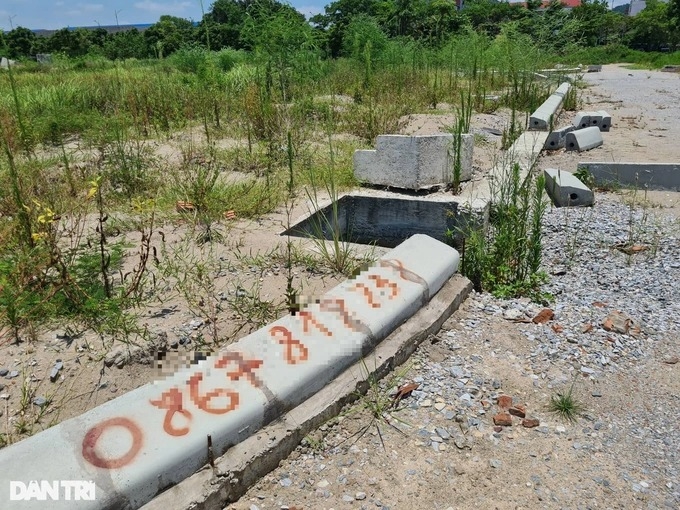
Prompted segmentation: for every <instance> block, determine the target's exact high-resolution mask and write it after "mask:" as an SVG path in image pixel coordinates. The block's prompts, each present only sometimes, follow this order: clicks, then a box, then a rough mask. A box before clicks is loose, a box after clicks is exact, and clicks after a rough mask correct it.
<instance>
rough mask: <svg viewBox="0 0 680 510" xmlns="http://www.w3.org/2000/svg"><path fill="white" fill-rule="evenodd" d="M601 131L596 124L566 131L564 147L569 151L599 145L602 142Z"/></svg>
mask: <svg viewBox="0 0 680 510" xmlns="http://www.w3.org/2000/svg"><path fill="white" fill-rule="evenodd" d="M603 142H604V141H603V139H602V133H601V132H600V128H599V127H597V126H592V127H587V128H584V129H578V130H576V131H572V132H571V133H567V138H566V140H565V142H564V149H565V150H566V151H567V152H569V151H579V152H583V151H587V150H590V149H594V148H595V147H599V146H600V145H602V143H603Z"/></svg>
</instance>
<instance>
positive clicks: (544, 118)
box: [527, 82, 571, 131]
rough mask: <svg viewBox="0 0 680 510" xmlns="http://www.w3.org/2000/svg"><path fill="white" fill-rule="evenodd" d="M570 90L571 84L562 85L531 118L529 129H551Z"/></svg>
mask: <svg viewBox="0 0 680 510" xmlns="http://www.w3.org/2000/svg"><path fill="white" fill-rule="evenodd" d="M570 88H571V85H570V84H569V83H566V82H565V83H562V84H561V85H560V86H559V87H558V88H557V90H556V91H555V92H554V93H553V94H552V95H551V96H550V97H548V99H546V100H545V101H544V102H543V104H542V105H541V106H539V107H538V108H537V109H536V111H535V112H534V113H533V114H532V115H531V117H529V126H528V127H527V129H530V130H535V131H545V130H547V129H550V124H551V119H552V118H553V117H554V116H555V115H556V114H557V112H558V111H559V109H560V107H561V106H562V101H563V100H564V96H565V95H566V94H567V92H569V89H570Z"/></svg>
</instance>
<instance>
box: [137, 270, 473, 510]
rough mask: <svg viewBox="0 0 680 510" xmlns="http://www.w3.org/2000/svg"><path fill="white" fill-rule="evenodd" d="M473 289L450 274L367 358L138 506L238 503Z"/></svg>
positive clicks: (217, 509) (209, 509)
mask: <svg viewBox="0 0 680 510" xmlns="http://www.w3.org/2000/svg"><path fill="white" fill-rule="evenodd" d="M471 291H472V284H471V283H470V281H469V280H467V279H466V278H464V277H462V276H460V275H454V276H453V277H452V278H451V279H449V280H448V281H447V282H446V283H445V284H444V286H443V287H442V288H441V290H440V291H439V292H438V293H437V294H436V295H435V296H434V297H433V298H432V300H431V301H430V302H429V303H428V304H427V305H425V306H424V307H422V308H421V309H420V310H418V312H417V313H416V314H415V315H414V316H413V317H411V318H410V319H409V320H408V321H406V322H405V323H404V324H403V325H402V326H400V327H399V328H397V329H396V330H395V331H394V332H393V333H392V334H390V335H389V336H388V337H387V338H386V339H385V340H383V341H382V342H381V343H380V345H378V347H376V349H375V351H374V352H373V353H372V354H371V355H370V356H369V357H368V359H367V360H365V361H364V360H362V361H359V362H357V363H355V364H353V365H352V366H350V367H349V368H348V369H346V370H345V371H344V372H343V373H342V374H340V375H339V376H338V377H336V378H335V379H334V380H333V381H332V382H331V383H329V384H328V385H326V386H325V387H324V388H323V389H322V390H321V391H319V392H318V393H317V394H316V395H314V396H313V397H311V398H309V399H308V400H306V401H305V402H303V403H302V404H300V405H298V406H297V407H295V408H294V409H292V410H291V411H289V412H288V413H286V414H284V415H283V416H281V418H280V419H279V420H276V421H275V422H273V423H271V424H270V425H267V426H266V427H264V428H263V429H262V430H260V431H259V432H258V433H257V434H256V435H252V436H250V437H249V438H248V439H246V440H245V441H243V442H241V443H239V444H237V445H235V446H233V447H232V448H230V449H229V450H228V451H227V452H226V453H225V454H224V455H223V456H222V457H219V458H216V459H215V463H214V469H211V468H210V467H208V466H206V468H205V469H202V470H200V471H198V472H197V473H195V474H194V475H192V476H191V477H189V478H187V479H186V480H184V481H182V482H181V483H179V484H178V485H176V486H173V487H171V488H170V489H168V490H167V491H166V492H164V493H162V494H160V495H159V496H158V497H156V498H154V499H153V500H152V501H151V502H149V503H147V504H146V505H144V507H142V510H168V509H173V510H174V509H189V508H191V509H192V510H222V509H223V508H225V505H227V504H228V503H233V502H236V501H237V500H238V499H239V498H240V497H241V496H243V494H245V493H246V491H247V490H248V489H249V488H250V487H251V486H253V485H255V484H256V483H257V482H258V481H259V480H260V479H261V478H262V477H264V476H265V475H266V474H267V473H269V472H271V471H272V470H273V469H275V468H276V467H277V466H278V465H279V462H280V461H281V460H283V459H285V458H287V457H288V456H289V455H290V453H292V452H293V450H294V449H295V448H296V446H297V445H298V444H299V443H300V442H301V441H302V439H303V438H304V437H305V436H306V435H308V434H309V433H310V432H311V431H312V430H314V429H316V428H318V427H319V426H321V425H323V424H324V423H327V422H328V420H330V419H331V418H333V417H334V416H337V415H338V414H340V412H341V411H342V409H343V408H344V407H345V406H346V405H347V404H350V403H351V402H353V401H355V400H356V399H357V398H358V395H360V394H363V393H365V392H366V391H367V389H368V388H369V387H370V386H369V384H368V381H371V380H373V381H375V380H379V379H381V378H382V377H384V376H385V375H387V374H388V373H389V372H390V371H393V370H394V369H395V368H396V367H397V366H399V365H402V364H403V363H405V362H406V361H407V360H408V359H409V357H410V356H411V354H413V352H414V351H415V349H416V348H417V347H418V345H419V344H420V343H421V342H422V341H423V340H425V339H427V338H428V337H429V336H430V335H432V334H436V333H437V331H439V329H440V328H441V326H442V324H443V323H444V321H445V320H446V319H447V318H448V317H450V316H451V314H452V313H453V312H454V311H455V310H457V309H458V308H459V306H460V305H461V303H462V302H463V301H464V300H465V299H466V298H467V296H468V295H469V293H470V292H471Z"/></svg>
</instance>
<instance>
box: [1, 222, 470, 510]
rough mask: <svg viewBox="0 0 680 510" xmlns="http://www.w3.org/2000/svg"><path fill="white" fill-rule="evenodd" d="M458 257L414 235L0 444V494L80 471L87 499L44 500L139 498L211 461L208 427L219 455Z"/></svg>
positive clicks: (423, 293) (427, 290)
mask: <svg viewBox="0 0 680 510" xmlns="http://www.w3.org/2000/svg"><path fill="white" fill-rule="evenodd" d="M458 263H459V256H458V253H457V252H456V251H455V250H454V249H453V248H451V247H450V246H447V245H446V244H444V243H441V242H439V241H436V240H434V239H432V238H429V237H428V236H424V235H415V236H413V237H411V238H410V239H408V240H407V241H405V242H404V243H402V244H401V245H399V246H398V247H397V248H395V249H394V250H391V251H390V252H388V253H387V254H386V255H384V256H383V257H381V258H380V259H379V260H378V261H377V262H376V264H374V265H373V266H372V267H370V268H368V270H367V271H365V272H362V273H361V274H360V275H358V276H357V277H355V278H354V279H352V280H348V281H346V282H344V283H342V284H340V285H339V286H337V287H336V288H334V289H333V290H331V291H329V292H328V293H327V294H325V295H324V296H322V297H320V298H319V300H318V301H317V302H316V303H315V304H312V305H309V306H308V307H305V308H303V309H302V310H301V311H300V312H298V313H297V314H296V315H293V316H291V315H289V316H286V317H284V318H282V319H280V320H278V321H276V322H274V323H272V324H270V325H268V326H266V327H264V328H262V329H260V330H258V331H256V332H255V333H253V334H251V335H249V336H247V337H245V338H244V339H242V340H240V341H239V342H237V343H235V344H231V345H229V346H228V347H226V348H225V349H223V350H222V351H220V352H218V353H217V354H216V355H214V356H210V357H209V358H207V359H206V360H203V361H201V362H199V363H198V364H197V365H192V366H191V367H188V368H185V369H182V370H179V371H178V372H176V373H175V374H174V375H172V376H170V377H168V378H166V379H164V380H162V381H157V382H155V383H153V384H147V385H146V386H143V387H141V388H138V389H136V390H133V391H131V392H129V393H126V394H125V395H122V396H120V397H118V398H116V399H114V400H111V401H109V402H107V403H105V404H103V405H101V406H99V407H96V408H95V409H92V410H90V411H88V412H86V413H84V414H82V415H81V416H78V417H76V418H73V419H70V420H67V421H64V422H62V423H60V424H58V425H55V426H54V427H51V428H49V429H47V430H45V431H43V432H40V433H38V434H35V435H34V436H31V437H29V438H26V439H24V440H23V441H20V442H19V443H15V444H13V445H10V446H7V447H5V448H3V449H0V465H2V466H11V469H4V470H0V501H11V499H10V496H11V493H10V483H9V482H10V481H21V482H24V483H26V484H28V483H29V482H30V481H31V480H47V481H53V480H67V481H68V480H85V481H92V482H94V484H95V494H94V496H95V499H94V500H86V501H77V502H74V500H73V499H71V500H66V499H65V498H64V497H62V498H60V499H59V500H57V501H50V502H49V505H48V506H49V508H51V509H56V510H61V509H72V508H78V509H95V510H103V509H112V510H113V509H123V508H130V509H133V508H139V507H141V506H142V505H144V504H145V503H147V502H148V501H150V500H151V499H152V498H153V497H155V496H156V495H158V494H159V493H161V492H162V491H163V490H165V489H166V488H168V487H170V486H172V485H174V484H177V483H179V482H181V481H182V480H184V479H185V478H187V477H188V476H190V475H192V474H193V473H195V472H196V471H197V470H199V469H200V468H201V467H202V466H204V465H205V464H206V463H207V461H208V437H210V438H211V441H212V451H213V452H214V455H215V456H216V457H218V456H220V455H222V454H223V453H224V452H225V451H227V450H228V449H229V448H231V446H233V445H235V444H237V443H239V442H241V441H243V440H245V439H246V438H248V437H249V436H251V435H252V434H253V433H255V432H256V431H257V430H259V429H260V428H261V427H262V426H264V425H266V424H267V423H270V422H272V421H274V420H276V419H277V418H278V417H280V416H281V415H282V414H283V413H285V412H286V411H288V410H289V409H292V408H294V407H295V406H297V405H298V404H300V403H301V402H302V401H304V400H305V399H307V398H308V397H309V396H310V395H312V394H313V393H314V392H315V391H317V390H318V389H320V388H322V387H323V386H324V385H326V384H327V383H329V382H330V381H332V380H333V378H334V377H335V375H337V374H338V373H340V372H341V371H343V370H344V369H345V368H347V367H348V366H350V365H351V364H352V363H353V362H355V361H357V360H359V359H360V358H361V357H362V356H363V355H366V354H367V353H368V352H369V351H370V350H371V349H372V348H373V347H374V346H375V345H376V344H377V343H378V342H380V341H381V340H382V339H383V338H385V336H386V335H388V334H389V333H390V332H392V331H393V330H395V329H396V328H398V327H399V326H400V325H401V324H402V323H403V322H404V321H405V320H407V319H408V318H409V317H411V316H412V315H413V314H414V313H415V312H416V311H417V310H418V309H419V308H421V307H422V306H423V305H424V304H425V303H426V302H427V301H428V300H429V299H430V298H431V297H432V296H433V295H434V294H435V293H436V292H437V291H438V290H439V289H440V288H441V287H442V285H444V283H445V282H446V281H447V279H448V278H449V277H450V276H451V275H453V273H455V271H456V269H457V267H458ZM41 453H42V454H43V455H42V456H41V457H40V461H39V462H37V461H36V460H35V458H36V457H35V456H36V455H39V454H41ZM15 506H16V505H15ZM17 507H20V508H22V509H41V508H45V503H44V502H43V501H37V500H35V499H34V500H29V501H22V502H21V503H20V504H19V506H17ZM12 508H14V506H13V507H12Z"/></svg>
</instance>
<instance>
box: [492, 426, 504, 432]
mask: <svg viewBox="0 0 680 510" xmlns="http://www.w3.org/2000/svg"><path fill="white" fill-rule="evenodd" d="M501 430H503V427H499V426H498V425H496V426H495V427H494V428H493V431H494V432H500V431H501Z"/></svg>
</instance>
